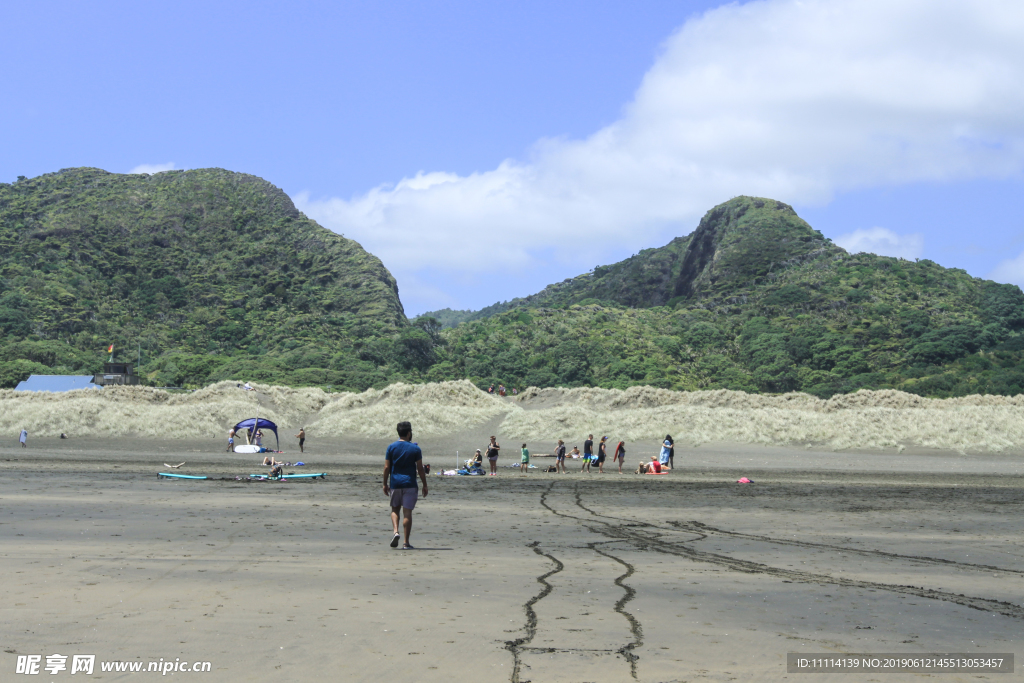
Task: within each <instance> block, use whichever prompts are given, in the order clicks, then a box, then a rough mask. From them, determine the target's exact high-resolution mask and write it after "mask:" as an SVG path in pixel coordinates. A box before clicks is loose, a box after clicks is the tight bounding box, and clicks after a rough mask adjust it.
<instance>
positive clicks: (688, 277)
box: [0, 169, 1024, 396]
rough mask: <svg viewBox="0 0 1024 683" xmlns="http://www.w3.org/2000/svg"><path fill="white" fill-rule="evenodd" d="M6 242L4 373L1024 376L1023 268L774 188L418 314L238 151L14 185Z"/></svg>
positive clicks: (748, 386)
mask: <svg viewBox="0 0 1024 683" xmlns="http://www.w3.org/2000/svg"><path fill="white" fill-rule="evenodd" d="M0 243H2V247H3V249H2V251H0V386H13V384H15V383H16V382H18V381H20V380H21V379H23V378H25V377H26V376H28V374H29V373H32V372H35V373H92V372H95V371H97V370H98V369H99V368H100V366H101V364H102V361H103V360H104V353H103V352H104V350H105V348H106V347H107V345H109V344H114V346H115V348H116V349H117V355H118V357H119V358H122V359H125V360H135V359H136V357H137V355H138V354H139V353H140V352H141V356H142V365H141V368H140V370H141V374H142V375H143V376H144V377H145V379H146V381H147V383H150V384H155V385H163V386H167V385H174V386H182V385H199V384H204V383H207V382H211V381H215V380H219V379H252V380H263V381H270V382H275V383H282V384H291V385H319V386H327V385H331V386H334V387H335V388H338V389H342V388H344V389H353V390H362V389H365V388H366V387H368V386H382V385H384V384H387V383H389V382H393V381H398V380H404V381H412V382H416V381H427V380H446V379H457V378H464V377H465V378H470V379H472V380H474V381H476V382H478V383H479V384H482V385H485V384H488V383H490V382H495V383H497V382H503V383H505V384H506V385H509V386H527V385H531V384H532V385H537V386H552V385H561V386H588V385H593V386H602V387H626V386H630V385H635V384H649V385H654V386H660V387H670V388H678V389H699V388H715V387H723V388H732V389H743V390H747V391H762V392H782V391H791V390H803V391H809V392H811V393H814V394H817V395H822V396H825V395H831V394H833V393H837V392H848V391H853V390H856V389H858V388H861V387H871V388H880V387H896V388H901V389H904V390H907V391H911V392H915V393H919V394H924V395H932V396H950V395H962V394H968V393H999V394H1013V393H1020V392H1022V391H1024V336H1022V331H1024V294H1022V293H1021V291H1020V289H1018V288H1017V287H1015V286H1011V285H999V284H996V283H994V282H988V281H983V280H980V279H976V278H972V277H970V276H969V275H967V273H965V272H963V271H961V270H951V269H945V268H942V267H940V266H939V265H937V264H935V263H932V262H930V261H920V262H909V261H905V260H901V259H894V258H887V257H881V256H875V255H872V254H855V255H850V254H847V253H846V252H845V251H843V250H842V249H840V248H839V247H837V246H835V245H833V244H832V243H831V242H829V241H828V240H826V239H825V238H823V237H822V235H821V234H820V233H818V232H817V231H816V230H814V229H812V228H811V227H810V226H809V225H807V224H806V223H805V222H804V221H802V220H801V219H800V218H799V217H798V216H797V215H796V214H795V213H794V212H793V210H792V209H791V208H790V207H789V206H786V205H785V204H782V203H780V202H776V201H773V200H767V199H758V198H752V197H738V198H736V199H733V200H731V201H729V202H727V203H725V204H723V205H721V206H718V207H715V208H714V209H712V210H711V211H710V212H708V214H707V215H706V216H705V217H704V219H703V220H702V221H701V223H700V225H699V226H698V227H697V229H696V230H695V231H694V232H693V233H692V234H691V235H689V236H685V237H679V238H676V239H675V240H673V241H672V242H670V243H669V244H668V245H666V246H664V247H661V248H658V249H647V250H644V251H642V252H640V253H639V254H637V255H635V256H633V257H632V258H630V259H627V260H625V261H622V262H621V263H617V264H613V265H610V266H602V267H599V268H596V269H595V270H594V271H593V272H591V273H587V274H584V275H581V276H579V277H576V278H571V279H569V280H566V281H564V282H561V283H557V284H554V285H551V286H549V287H547V288H546V289H545V290H543V291H542V292H539V293H537V294H535V295H533V296H530V297H526V298H524V299H516V300H513V301H511V302H504V303H498V304H495V305H494V306H490V307H488V308H486V309H482V310H480V311H451V310H447V309H446V310H445V311H438V312H435V313H434V314H432V315H427V316H421V317H420V318H417V319H416V320H413V321H412V322H410V321H408V320H406V318H405V315H404V313H403V310H402V305H401V302H400V301H399V298H398V288H397V286H396V284H395V281H394V279H393V278H392V277H391V275H390V273H388V271H387V270H386V269H385V268H384V266H383V265H382V264H381V263H380V261H379V260H378V259H377V258H375V257H374V256H372V255H370V254H368V253H366V252H365V251H364V250H363V249H362V248H361V247H360V246H359V245H358V244H356V243H355V242H353V241H351V240H348V239H345V238H344V237H342V236H339V235H336V234H334V233H332V232H330V231H328V230H325V229H324V228H322V227H320V226H318V225H317V224H316V223H314V222H312V221H310V220H309V219H307V218H306V217H305V216H303V215H302V214H300V213H299V212H298V211H297V210H296V209H295V207H294V205H293V204H292V202H291V201H290V200H289V199H288V197H287V196H285V195H284V193H283V192H281V191H280V190H279V189H277V188H276V187H274V186H272V185H270V184H269V183H267V182H265V181H263V180H261V179H259V178H255V177H253V176H248V175H243V174H238V173H231V172H228V171H223V170H220V169H206V170H197V171H171V172H166V173H160V174H156V175H152V176H149V175H117V174H111V173H107V172H105V171H101V170H98V169H67V170H64V171H60V172H58V173H52V174H48V175H44V176H40V177H38V178H34V179H19V180H18V181H17V182H15V183H12V184H0Z"/></svg>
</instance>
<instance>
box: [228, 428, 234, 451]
mask: <svg viewBox="0 0 1024 683" xmlns="http://www.w3.org/2000/svg"><path fill="white" fill-rule="evenodd" d="M234 450H235V428H234V427H232V428H231V429H229V430H228V453H231V452H232V451H234Z"/></svg>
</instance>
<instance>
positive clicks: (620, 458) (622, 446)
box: [612, 441, 626, 474]
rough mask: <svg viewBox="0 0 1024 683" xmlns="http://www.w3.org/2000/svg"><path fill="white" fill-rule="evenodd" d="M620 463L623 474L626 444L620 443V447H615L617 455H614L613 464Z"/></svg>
mask: <svg viewBox="0 0 1024 683" xmlns="http://www.w3.org/2000/svg"><path fill="white" fill-rule="evenodd" d="M616 460H618V461H619V474H622V463H624V462H626V442H625V441H620V442H619V445H618V446H616V447H615V453H614V454H613V455H612V462H615V461H616Z"/></svg>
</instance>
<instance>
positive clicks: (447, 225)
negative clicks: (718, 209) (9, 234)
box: [0, 0, 1024, 315]
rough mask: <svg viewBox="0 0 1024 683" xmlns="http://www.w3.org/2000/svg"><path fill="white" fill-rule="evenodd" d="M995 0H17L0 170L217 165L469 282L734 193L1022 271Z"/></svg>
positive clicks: (402, 280)
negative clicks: (262, 181) (727, 0)
mask: <svg viewBox="0 0 1024 683" xmlns="http://www.w3.org/2000/svg"><path fill="white" fill-rule="evenodd" d="M1019 7H1020V6H1019V3H1010V2H991V3H959V2H947V1H945V0H929V1H928V2H919V1H916V0H907V1H906V2H902V3H891V2H878V1H876V0H856V2H854V1H853V0H830V1H829V2H824V1H816V0H808V1H805V2H795V0H766V1H758V2H750V3H743V4H740V3H732V4H728V5H722V4H721V3H717V2H661V1H658V0H651V1H649V2H644V3H641V4H635V3H625V2H597V1H588V2H515V3H512V2H507V3H500V2H491V3H471V2H454V1H453V2H415V3H414V2H376V3H371V2H365V3H295V2H291V3H253V2H247V3H240V2H239V3H229V2H203V3H198V2H196V3H190V2H178V3H174V4H164V5H157V4H156V3H127V2H124V3H112V2H99V3H94V4H91V5H87V4H85V3H79V2H52V3H21V4H19V5H15V6H12V7H10V8H7V9H6V11H5V20H4V22H3V23H2V24H0V56H2V58H3V63H4V64H5V68H4V70H3V80H2V83H3V90H4V97H3V98H0V123H2V129H3V130H4V132H5V134H4V135H3V136H0V181H7V182H9V181H12V180H14V178H16V177H17V176H19V175H25V176H30V177H31V176H35V175H39V174H42V173H47V172H50V171H55V170H57V169H60V168H64V167H70V166H96V167H100V168H104V169H106V170H109V171H114V172H122V173H124V172H129V171H132V170H133V169H141V170H150V171H158V170H160V169H162V168H169V167H172V168H179V169H180V168H201V167H210V166H217V167H222V168H228V169H231V170H235V171H242V172H247V173H252V174H255V175H259V176H261V177H264V178H266V179H267V180H269V181H271V182H272V183H274V184H275V185H278V186H280V187H282V188H283V189H284V190H285V191H286V192H288V193H289V194H290V195H291V196H292V197H293V198H295V199H296V202H297V204H298V205H299V206H300V208H302V209H303V210H304V211H306V213H307V214H309V215H310V216H312V217H314V218H315V219H317V220H318V221H320V222H321V223H322V224H323V225H325V226H327V227H329V228H331V229H334V230H336V231H338V232H341V233H343V234H345V235H346V236H349V237H352V238H354V239H357V240H358V241H360V243H362V244H363V245H364V246H365V247H366V248H367V249H369V250H370V251H372V252H373V253H375V254H377V255H378V256H380V257H381V258H382V259H383V260H384V262H385V264H386V265H387V266H388V267H389V268H390V269H391V270H392V272H394V274H395V275H396V277H397V278H398V281H399V287H400V290H401V295H402V300H403V302H404V303H405V306H406V310H407V312H408V313H409V314H411V315H412V314H417V313H420V312H423V311H425V310H428V309H432V308H441V307H445V306H451V307H454V308H478V307H480V306H484V305H487V304H489V303H493V302H494V301H497V300H504V299H509V298H512V297H514V296H523V295H526V294H530V293H532V292H534V291H537V290H538V289H540V288H542V287H543V286H544V285H546V284H548V283H550V282H554V281H556V280H561V279H564V278H565V277H569V276H572V275H576V274H579V273H581V272H585V271H587V270H589V269H591V268H593V267H594V266H595V265H598V264H602V263H610V262H614V261H616V260H619V259H621V258H624V257H626V256H629V255H630V254H632V253H634V252H636V251H637V250H639V249H641V248H644V247H649V246H660V245H661V244H664V243H665V242H667V241H668V240H669V239H671V238H672V237H673V236H676V235H679V234H686V233H688V232H690V231H691V230H692V229H693V228H694V227H695V226H696V223H697V221H698V220H699V218H700V216H701V215H702V214H703V213H704V212H705V211H706V210H707V209H709V208H711V207H712V206H713V205H714V204H716V203H718V202H720V201H724V200H726V199H728V198H730V197H732V196H735V195H737V194H757V195H763V196H771V197H773V198H777V199H781V200H783V201H787V202H789V203H791V204H793V205H794V206H795V207H796V208H797V210H798V211H799V212H800V214H801V215H802V216H803V217H804V218H806V219H807V220H808V221H809V222H810V223H811V224H812V225H814V226H815V227H816V228H818V229H820V230H822V232H824V233H825V234H826V235H827V236H829V237H832V238H833V239H836V240H837V241H838V242H839V243H840V244H843V245H844V246H848V248H851V249H855V250H867V251H877V252H879V253H890V254H894V255H903V256H908V257H924V258H931V259H933V260H935V261H937V262H939V263H941V264H943V265H946V266H951V267H960V268H964V269H966V270H967V271H968V272H970V273H971V274H973V275H976V276H979V277H995V278H996V279H999V280H1001V281H1007V282H1016V283H1018V284H1024V218H1022V217H1024V211H1022V210H1021V209H1022V208H1024V207H1022V206H1021V205H1022V204H1024V199H1022V197H1024V192H1022V191H1021V190H1022V189H1024V182H1022V179H1021V178H1022V174H1021V170H1022V166H1024V116H1022V114H1024V95H1022V89H1021V88H1020V87H1019V84H1020V83H1021V82H1024V47H1022V46H1024V9H1021V8H1019Z"/></svg>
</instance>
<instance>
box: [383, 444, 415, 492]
mask: <svg viewBox="0 0 1024 683" xmlns="http://www.w3.org/2000/svg"><path fill="white" fill-rule="evenodd" d="M384 459H385V460H387V461H388V462H390V463H391V484H389V486H390V487H391V488H393V489H414V488H416V463H418V462H419V461H421V460H423V452H422V451H420V447H419V446H417V445H416V444H414V443H411V442H409V441H396V442H394V443H393V444H391V445H390V446H388V452H387V453H386V454H385V455H384Z"/></svg>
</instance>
